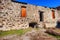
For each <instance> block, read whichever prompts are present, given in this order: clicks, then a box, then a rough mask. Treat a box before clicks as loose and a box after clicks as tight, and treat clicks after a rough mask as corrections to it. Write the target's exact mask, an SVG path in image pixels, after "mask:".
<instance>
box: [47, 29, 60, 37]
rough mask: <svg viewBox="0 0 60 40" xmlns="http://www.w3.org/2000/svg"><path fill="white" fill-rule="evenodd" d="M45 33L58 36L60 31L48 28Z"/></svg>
mask: <svg viewBox="0 0 60 40" xmlns="http://www.w3.org/2000/svg"><path fill="white" fill-rule="evenodd" d="M46 32H47V33H49V34H53V35H57V36H60V29H58V28H54V29H51V28H50V29H47V30H46Z"/></svg>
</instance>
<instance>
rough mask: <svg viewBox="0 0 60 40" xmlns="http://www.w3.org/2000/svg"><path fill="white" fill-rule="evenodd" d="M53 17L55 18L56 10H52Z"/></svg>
mask: <svg viewBox="0 0 60 40" xmlns="http://www.w3.org/2000/svg"><path fill="white" fill-rule="evenodd" d="M52 18H53V19H55V11H54V10H52Z"/></svg>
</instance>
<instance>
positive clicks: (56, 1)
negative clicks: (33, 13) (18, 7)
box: [16, 0, 60, 7]
mask: <svg viewBox="0 0 60 40" xmlns="http://www.w3.org/2000/svg"><path fill="white" fill-rule="evenodd" d="M16 1H18V2H25V3H28V4H32V5H37V6H47V7H57V6H60V0H16Z"/></svg>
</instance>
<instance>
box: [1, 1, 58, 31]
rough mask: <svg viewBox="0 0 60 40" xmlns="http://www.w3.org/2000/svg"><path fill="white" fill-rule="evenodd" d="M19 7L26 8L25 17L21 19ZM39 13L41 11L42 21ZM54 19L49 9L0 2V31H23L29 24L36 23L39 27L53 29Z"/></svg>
mask: <svg viewBox="0 0 60 40" xmlns="http://www.w3.org/2000/svg"><path fill="white" fill-rule="evenodd" d="M21 6H26V12H27V13H26V14H27V17H25V18H22V17H21ZM39 11H43V12H44V13H43V15H44V17H43V19H44V21H42V22H41V21H40V17H39ZM55 15H56V18H55V19H52V17H51V9H49V8H44V7H41V6H35V5H30V4H21V3H16V2H12V1H11V0H0V30H3V31H4V30H13V29H25V28H28V27H29V23H31V22H37V24H38V26H39V27H43V26H44V24H45V25H46V27H53V26H54V27H55V26H56V21H57V11H56V10H55Z"/></svg>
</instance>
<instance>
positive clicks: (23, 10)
mask: <svg viewBox="0 0 60 40" xmlns="http://www.w3.org/2000/svg"><path fill="white" fill-rule="evenodd" d="M21 17H26V7H25V6H22V7H21Z"/></svg>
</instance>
